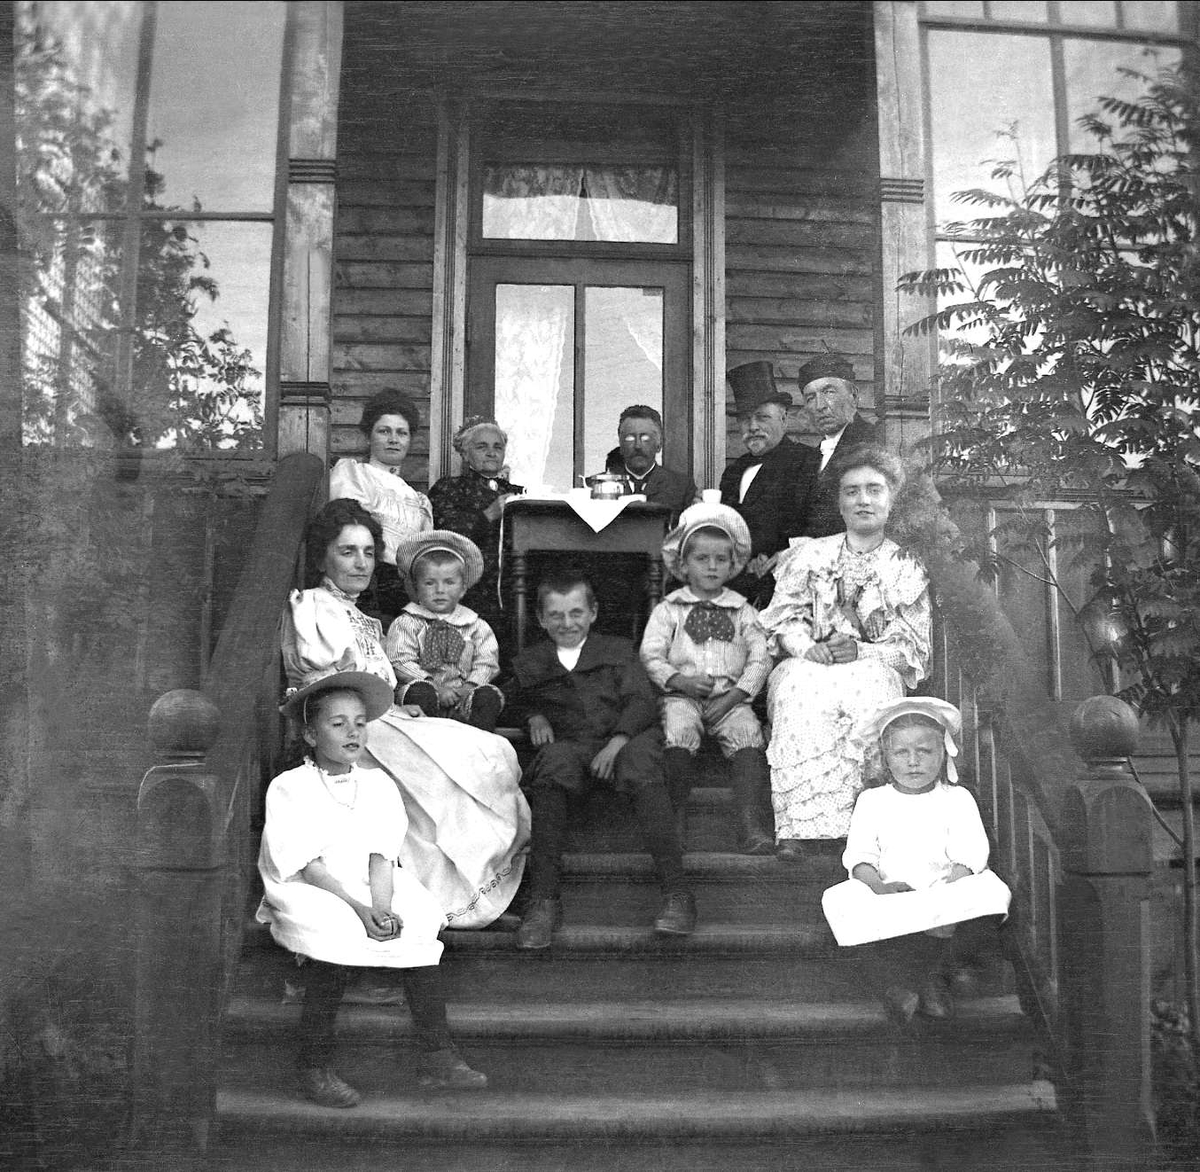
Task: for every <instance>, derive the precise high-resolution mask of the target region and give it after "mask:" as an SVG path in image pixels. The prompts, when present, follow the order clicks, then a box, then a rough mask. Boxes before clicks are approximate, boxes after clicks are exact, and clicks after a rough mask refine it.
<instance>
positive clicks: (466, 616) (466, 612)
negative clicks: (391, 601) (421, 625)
mask: <svg viewBox="0 0 1200 1172" xmlns="http://www.w3.org/2000/svg"><path fill="white" fill-rule="evenodd" d="M404 609H405V611H406V613H408V614H415V615H416V616H417V617H418V618H422V619H429V620H430V621H431V622H437V621H438V620H439V619H440V620H441V621H442V622H444V623H449V624H450V625H451V626H454V627H467V626H470V625H471V623H473V622H474V621H475V620H476V619H477V618H479V616H478V615H477V614H476V613H475V612H474V611H473V610H472V609H471V608H470V607H469V606H463V604H462V603H461V602H460V603H459V604H458V605H457V606H456V607H455V608H454V609H453V610H452V611H451V612H450V613H449V614H436V613H435V612H434V611H432V610H429V609H428V608H426V607H424V606H422V605H421V604H420V603H419V602H410V603H407V604H406V605H405V607H404Z"/></svg>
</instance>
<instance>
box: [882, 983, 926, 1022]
mask: <svg viewBox="0 0 1200 1172" xmlns="http://www.w3.org/2000/svg"><path fill="white" fill-rule="evenodd" d="M919 1002H920V999H919V998H918V997H917V995H916V994H915V993H914V992H913V991H912V990H911V989H905V988H904V987H903V986H902V985H892V986H891V987H890V988H888V990H887V991H886V992H885V993H884V995H883V1007H884V1009H885V1010H887V1015H888V1017H889V1018H891V1019H892V1021H894V1022H895V1023H896V1025H898V1026H906V1025H908V1024H909V1023H910V1022H911V1021H912V1019H913V1014H914V1013H916V1012H917V1005H918V1004H919Z"/></svg>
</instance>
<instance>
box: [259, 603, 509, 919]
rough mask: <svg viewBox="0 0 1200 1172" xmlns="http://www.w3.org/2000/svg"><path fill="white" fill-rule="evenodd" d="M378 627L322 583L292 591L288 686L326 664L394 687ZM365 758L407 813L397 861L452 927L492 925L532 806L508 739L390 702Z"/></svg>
mask: <svg viewBox="0 0 1200 1172" xmlns="http://www.w3.org/2000/svg"><path fill="white" fill-rule="evenodd" d="M382 639H383V628H382V627H381V626H380V624H379V621H378V620H377V619H372V618H368V617H367V616H366V615H365V614H363V613H362V612H361V611H360V610H359V609H358V608H357V607H356V606H355V605H354V600H353V599H352V598H350V597H349V596H348V595H346V594H343V593H342V592H341V591H339V590H337V588H336V587H334V586H332V584H331V583H329V582H328V581H326V583H325V585H323V586H319V587H317V588H315V589H313V590H299V591H296V592H294V593H293V594H292V596H291V599H290V601H289V606H288V609H287V611H286V612H285V614H284V623H283V633H282V644H283V663H284V668H285V670H286V672H287V678H288V683H289V685H292V686H298V685H299V684H301V683H302V682H308V681H311V680H312V679H313V678H315V677H317V676H320V675H327V674H329V673H330V672H331V671H333V670H338V669H340V670H344V671H349V670H356V671H369V672H372V673H374V674H375V675H377V676H379V677H381V678H382V679H385V680H387V681H388V683H389V684H391V685H392V686H393V687H395V684H396V677H395V674H394V673H393V671H392V665H391V664H390V663H389V662H388V658H387V655H386V654H385V652H384V650H383V645H382ZM367 729H368V740H367V753H366V755H365V756H366V757H369V758H370V763H374V764H378V765H379V766H381V767H382V768H383V769H384V770H386V771H387V773H388V774H390V776H391V778H392V780H393V781H394V782H395V783H396V785H397V786H398V787H399V790H400V795H401V797H402V798H403V799H404V807H405V810H406V812H407V814H408V832H407V834H406V835H405V836H404V842H403V844H402V846H401V848H400V862H401V863H402V864H403V866H404V868H405V870H407V871H410V872H411V873H412V874H413V875H415V876H416V878H417V879H418V880H420V882H421V883H422V884H423V885H424V886H425V887H427V888H428V889H429V890H430V891H431V892H432V893H433V895H434V897H435V898H436V899H437V901H438V903H439V905H440V907H441V908H442V911H443V913H444V915H445V917H446V920H447V922H448V923H449V925H450V926H451V927H452V928H478V927H482V926H483V925H485V924H490V923H491V922H492V921H493V920H494V919H496V917H497V916H499V915H500V914H501V913H502V912H503V911H504V910H505V909H506V908H507V907H508V905H509V903H511V902H512V898H513V896H514V895H515V894H516V891H517V886H518V884H519V883H520V882H521V875H522V873H523V872H524V868H525V851H526V848H527V847H528V844H529V805H528V803H527V802H526V801H525V797H524V795H523V794H522V793H521V790H520V788H519V783H520V780H521V770H520V766H519V765H518V764H517V755H516V752H515V751H514V749H513V747H512V745H510V744H509V743H508V741H506V740H505V739H504V738H503V737H498V736H495V735H494V734H492V733H486V732H483V731H481V730H480V729H476V728H472V727H471V726H470V725H465V724H461V723H460V722H458V721H456V720H441V719H433V718H430V717H424V716H422V717H414V716H407V715H405V714H404V713H403V712H401V711H400V710H399V709H397V708H395V707H393V708H392V709H391V710H390V711H389V712H386V713H384V715H383V716H381V717H380V718H379V719H378V720H375V721H372V722H371V723H370V724H369V725H368V726H367Z"/></svg>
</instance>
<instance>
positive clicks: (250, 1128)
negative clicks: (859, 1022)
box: [211, 1082, 1065, 1172]
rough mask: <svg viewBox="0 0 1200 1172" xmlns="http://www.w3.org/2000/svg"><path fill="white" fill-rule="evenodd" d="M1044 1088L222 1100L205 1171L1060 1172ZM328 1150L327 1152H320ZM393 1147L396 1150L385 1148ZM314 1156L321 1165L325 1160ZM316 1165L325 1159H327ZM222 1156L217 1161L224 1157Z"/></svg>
mask: <svg viewBox="0 0 1200 1172" xmlns="http://www.w3.org/2000/svg"><path fill="white" fill-rule="evenodd" d="M1054 1107H1055V1100H1054V1093H1053V1089H1052V1088H1050V1087H1049V1085H1048V1084H1034V1083H1030V1082H1021V1083H1017V1084H1013V1085H994V1086H985V1087H968V1088H938V1089H925V1090H919V1091H913V1090H911V1089H906V1088H900V1089H885V1090H876V1091H871V1092H869V1093H864V1092H863V1091H862V1090H861V1089H852V1090H849V1091H845V1092H843V1091H838V1090H833V1091H828V1090H813V1091H809V1092H806V1093H804V1094H799V1095H798V1094H796V1093H794V1092H792V1091H754V1092H740V1093H730V1092H726V1091H709V1092H699V1093H692V1094H687V1093H674V1092H670V1091H660V1092H659V1093H657V1094H646V1093H640V1092H635V1093H623V1094H604V1095H597V1094H586V1093H585V1094H570V1093H559V1092H557V1091H548V1092H543V1093H539V1094H533V1093H527V1092H514V1091H491V1090H489V1091H484V1092H478V1093H472V1094H461V1093H458V1094H456V1093H448V1092H441V1093H425V1094H403V1093H397V1092H394V1091H393V1092H391V1093H387V1094H381V1095H378V1096H376V1095H370V1096H368V1097H366V1098H365V1099H364V1101H363V1102H362V1103H361V1104H360V1105H359V1106H358V1107H357V1108H354V1109H353V1110H349V1111H338V1110H333V1109H322V1108H319V1107H315V1106H313V1105H312V1104H309V1103H305V1102H303V1101H302V1100H300V1099H297V1098H283V1097H280V1096H278V1095H275V1094H272V1093H271V1092H270V1091H269V1090H262V1091H254V1090H240V1089H235V1090H222V1091H221V1092H219V1094H218V1096H217V1143H216V1145H215V1147H214V1151H213V1153H212V1160H211V1166H212V1167H214V1168H218V1169H228V1170H229V1172H232V1170H233V1169H234V1168H238V1167H245V1164H241V1165H239V1164H238V1163H237V1160H238V1159H241V1160H245V1158H246V1154H245V1153H246V1146H245V1145H246V1144H247V1143H248V1142H252V1143H253V1151H254V1152H255V1157H254V1159H253V1166H254V1168H255V1169H256V1172H275V1170H276V1169H280V1170H282V1169H285V1168H288V1169H295V1168H300V1167H302V1168H305V1169H308V1170H312V1169H322V1168H330V1169H332V1168H337V1169H338V1172H359V1170H360V1169H361V1170H363V1172H365V1170H367V1169H372V1170H375V1169H379V1168H381V1167H390V1166H393V1161H395V1160H397V1159H401V1160H403V1166H404V1167H407V1168H421V1169H422V1170H429V1172H432V1170H435V1169H463V1168H471V1169H472V1170H483V1172H499V1170H500V1169H512V1168H521V1169H532V1170H534V1172H539V1170H543V1169H545V1170H549V1169H557V1170H558V1172H562V1170H563V1169H567V1168H570V1169H571V1170H572V1172H592V1170H596V1172H599V1170H601V1169H605V1170H607V1172H614V1170H623V1169H629V1170H631V1172H632V1170H634V1169H637V1170H646V1169H655V1170H658V1172H676V1170H678V1172H683V1170H691V1172H707V1170H709V1169H711V1170H714V1172H715V1170H716V1169H723V1170H751V1169H753V1170H757V1169H762V1170H764V1172H765V1170H766V1169H774V1170H777V1172H778V1170H780V1169H790V1168H802V1167H813V1168H827V1169H834V1168H837V1169H847V1168H856V1169H879V1170H881V1172H882V1170H884V1169H887V1170H888V1172H906V1170H908V1169H914V1170H915V1169H918V1168H962V1169H967V1168H969V1169H985V1168H986V1169H989V1170H991V1172H1001V1170H1004V1172H1008V1170H1010V1169H1011V1170H1012V1172H1017V1170H1018V1169H1021V1170H1027V1169H1028V1168H1029V1167H1033V1166H1046V1167H1054V1166H1062V1165H1063V1163H1065V1159H1060V1158H1059V1145H1060V1138H1059V1136H1058V1134H1057V1127H1056V1122H1055V1116H1054ZM322 1141H328V1143H329V1146H328V1147H325V1148H323V1147H321V1146H320V1144H321V1142H322ZM393 1145H395V1146H393ZM323 1153H324V1155H323ZM325 1159H328V1160H329V1162H328V1163H326V1162H325ZM226 1161H228V1162H226Z"/></svg>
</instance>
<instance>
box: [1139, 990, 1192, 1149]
mask: <svg viewBox="0 0 1200 1172" xmlns="http://www.w3.org/2000/svg"><path fill="white" fill-rule="evenodd" d="M1150 1053H1151V1059H1152V1062H1153V1071H1154V1074H1153V1086H1154V1115H1155V1124H1156V1128H1157V1133H1158V1142H1159V1145H1160V1149H1161V1151H1162V1154H1163V1155H1164V1156H1165V1157H1166V1158H1167V1159H1168V1160H1170V1161H1172V1164H1171V1166H1172V1167H1174V1166H1178V1167H1181V1168H1194V1167H1195V1166H1196V1164H1195V1161H1196V1160H1197V1158H1200V1074H1198V1073H1197V1068H1196V1058H1195V1053H1194V1051H1193V1048H1192V1042H1191V1028H1190V1026H1189V1023H1188V1013H1187V1009H1186V1007H1184V1006H1178V1005H1172V1004H1170V1003H1169V1002H1166V1001H1156V1002H1155V1003H1154V1004H1153V1006H1152V1007H1151V1019H1150Z"/></svg>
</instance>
